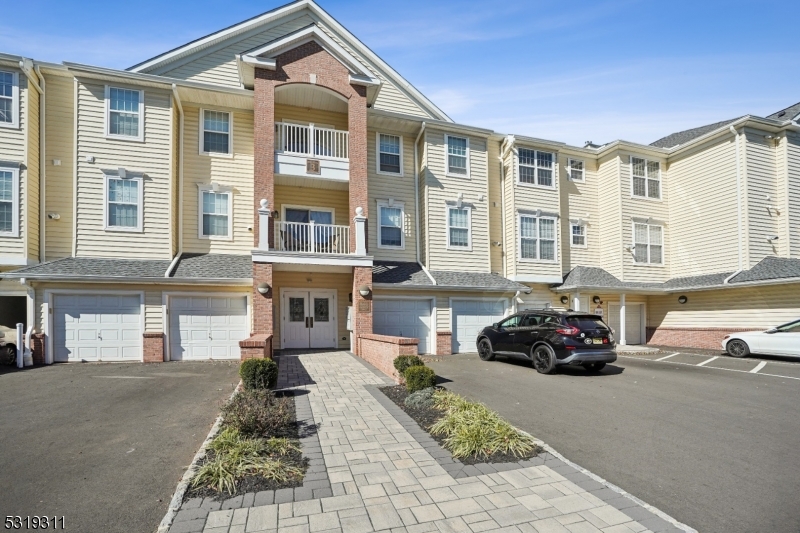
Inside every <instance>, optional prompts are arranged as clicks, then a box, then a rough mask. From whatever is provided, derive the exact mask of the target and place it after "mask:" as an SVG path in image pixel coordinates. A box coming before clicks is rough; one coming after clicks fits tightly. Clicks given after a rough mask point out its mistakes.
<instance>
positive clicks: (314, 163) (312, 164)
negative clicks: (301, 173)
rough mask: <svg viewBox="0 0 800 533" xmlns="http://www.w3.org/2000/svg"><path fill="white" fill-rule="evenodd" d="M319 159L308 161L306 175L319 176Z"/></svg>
mask: <svg viewBox="0 0 800 533" xmlns="http://www.w3.org/2000/svg"><path fill="white" fill-rule="evenodd" d="M319 173H320V170H319V159H306V174H319Z"/></svg>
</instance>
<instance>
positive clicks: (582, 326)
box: [477, 309, 617, 374]
mask: <svg viewBox="0 0 800 533" xmlns="http://www.w3.org/2000/svg"><path fill="white" fill-rule="evenodd" d="M477 343H478V355H479V356H480V358H481V359H483V360H484V361H491V360H492V359H494V356H495V354H500V355H510V356H515V357H522V358H524V359H527V360H529V361H532V362H533V366H534V368H536V370H537V371H538V372H540V373H542V374H549V373H551V372H553V371H554V370H555V368H556V366H558V365H582V366H583V367H584V368H585V369H587V370H592V371H598V370H602V369H603V367H605V366H606V363H613V362H614V361H616V360H617V352H616V350H615V349H614V335H613V334H612V332H611V328H609V327H608V326H607V325H606V323H605V322H603V319H602V317H600V316H598V315H592V314H588V313H581V312H576V311H559V310H555V309H541V310H529V311H523V312H521V313H516V314H514V315H511V316H509V317H507V318H504V319H503V320H502V321H500V322H497V323H495V324H492V325H491V326H489V327H486V328H483V330H482V331H481V332H480V333H479V334H478V339H477Z"/></svg>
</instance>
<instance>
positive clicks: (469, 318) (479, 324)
mask: <svg viewBox="0 0 800 533" xmlns="http://www.w3.org/2000/svg"><path fill="white" fill-rule="evenodd" d="M504 315H505V302H503V301H502V300H500V301H498V300H485V301H484V300H453V302H452V317H453V323H452V324H451V327H452V331H453V353H466V352H474V351H475V350H476V349H477V348H476V346H475V339H476V338H477V337H478V332H480V330H482V329H483V328H485V327H486V326H490V325H492V324H493V323H495V322H497V321H499V320H500V319H502V318H503V316H504Z"/></svg>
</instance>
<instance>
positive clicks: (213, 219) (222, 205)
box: [203, 191, 229, 237]
mask: <svg viewBox="0 0 800 533" xmlns="http://www.w3.org/2000/svg"><path fill="white" fill-rule="evenodd" d="M228 223H229V216H228V193H215V192H213V191H203V235H205V236H214V237H219V236H221V237H227V236H228Z"/></svg>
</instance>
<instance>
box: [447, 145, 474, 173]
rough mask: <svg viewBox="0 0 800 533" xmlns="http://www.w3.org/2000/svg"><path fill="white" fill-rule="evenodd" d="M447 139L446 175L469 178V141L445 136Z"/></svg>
mask: <svg viewBox="0 0 800 533" xmlns="http://www.w3.org/2000/svg"><path fill="white" fill-rule="evenodd" d="M445 137H446V139H447V173H448V174H454V175H456V176H466V177H468V176H469V140H468V139H465V138H464V137H453V136H451V135H447V136H445Z"/></svg>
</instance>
